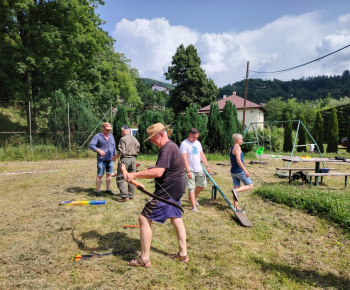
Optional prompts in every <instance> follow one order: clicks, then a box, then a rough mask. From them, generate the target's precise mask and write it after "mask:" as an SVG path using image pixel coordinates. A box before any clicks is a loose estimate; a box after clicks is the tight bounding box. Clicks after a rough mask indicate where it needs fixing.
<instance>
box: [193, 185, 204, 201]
mask: <svg viewBox="0 0 350 290" xmlns="http://www.w3.org/2000/svg"><path fill="white" fill-rule="evenodd" d="M203 188H204V187H202V186H197V187H196V190H195V191H194V198H195V199H197V196H198V194H199V193H200V192H201V191H202V190H203Z"/></svg>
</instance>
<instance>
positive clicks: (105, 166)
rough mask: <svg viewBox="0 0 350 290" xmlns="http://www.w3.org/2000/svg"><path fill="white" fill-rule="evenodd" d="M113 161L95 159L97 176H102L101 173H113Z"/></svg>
mask: <svg viewBox="0 0 350 290" xmlns="http://www.w3.org/2000/svg"><path fill="white" fill-rule="evenodd" d="M113 163H114V162H113V161H112V160H110V161H103V160H97V176H103V174H104V173H105V170H106V173H107V174H112V173H113Z"/></svg>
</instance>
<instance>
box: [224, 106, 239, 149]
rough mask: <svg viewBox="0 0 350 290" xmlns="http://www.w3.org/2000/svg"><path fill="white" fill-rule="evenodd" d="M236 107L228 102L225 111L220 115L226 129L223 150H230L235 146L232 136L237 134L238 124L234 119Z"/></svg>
mask: <svg viewBox="0 0 350 290" xmlns="http://www.w3.org/2000/svg"><path fill="white" fill-rule="evenodd" d="M233 107H235V105H234V104H233V103H232V102H230V101H226V103H225V106H224V109H223V111H222V113H221V114H220V117H221V120H222V123H223V128H224V129H225V133H224V134H223V136H222V148H223V150H229V149H230V147H231V146H232V145H233V140H232V135H233V134H234V133H237V123H236V121H235V119H234V108H233Z"/></svg>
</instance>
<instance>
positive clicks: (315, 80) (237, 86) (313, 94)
mask: <svg viewBox="0 0 350 290" xmlns="http://www.w3.org/2000/svg"><path fill="white" fill-rule="evenodd" d="M233 91H235V92H236V94H237V95H238V96H242V97H244V93H245V80H242V81H239V82H235V83H233V84H228V85H226V86H224V87H222V88H219V96H218V99H222V97H223V95H228V96H229V95H232V92H233ZM349 95H350V73H349V70H345V71H344V72H343V74H342V75H336V76H317V77H309V78H302V79H299V80H294V79H293V80H291V81H281V80H278V79H274V80H263V79H248V94H247V99H248V100H249V101H252V102H254V103H257V104H260V103H267V102H268V101H269V100H271V99H275V98H282V100H287V99H290V98H296V99H297V100H299V101H316V100H320V99H324V98H326V97H328V96H330V97H331V98H332V99H337V100H338V99H340V98H343V97H345V96H348V97H349Z"/></svg>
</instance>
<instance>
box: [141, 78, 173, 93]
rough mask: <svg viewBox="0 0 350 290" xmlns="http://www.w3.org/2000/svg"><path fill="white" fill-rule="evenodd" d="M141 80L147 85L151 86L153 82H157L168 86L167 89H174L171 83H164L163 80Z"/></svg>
mask: <svg viewBox="0 0 350 290" xmlns="http://www.w3.org/2000/svg"><path fill="white" fill-rule="evenodd" d="M142 81H143V82H144V83H145V84H146V85H147V86H149V87H151V86H152V85H153V84H154V83H157V84H159V85H161V86H163V87H165V88H168V89H169V91H171V90H173V89H175V86H174V85H172V84H168V83H164V82H161V81H157V80H153V79H148V78H142Z"/></svg>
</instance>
